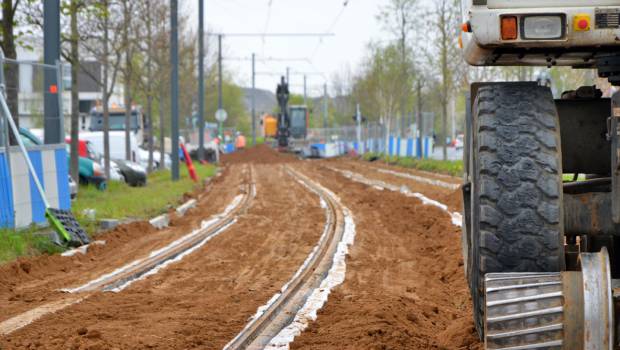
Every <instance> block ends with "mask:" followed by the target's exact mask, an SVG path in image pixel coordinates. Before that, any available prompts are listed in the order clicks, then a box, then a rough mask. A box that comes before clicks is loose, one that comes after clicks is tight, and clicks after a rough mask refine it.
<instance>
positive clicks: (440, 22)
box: [433, 0, 462, 160]
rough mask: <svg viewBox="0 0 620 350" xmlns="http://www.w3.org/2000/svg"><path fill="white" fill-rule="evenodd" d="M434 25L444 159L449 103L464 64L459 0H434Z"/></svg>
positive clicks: (446, 157) (440, 140)
mask: <svg viewBox="0 0 620 350" xmlns="http://www.w3.org/2000/svg"><path fill="white" fill-rule="evenodd" d="M434 1H435V2H434V9H433V15H434V21H433V25H434V27H435V29H436V30H437V37H436V38H435V40H434V46H435V50H436V54H437V56H438V58H439V59H438V61H436V62H435V63H436V66H437V71H438V72H439V74H440V76H441V83H440V94H439V95H440V96H439V99H440V102H441V133H440V137H439V142H441V145H442V147H443V159H444V160H447V159H448V150H447V145H446V137H447V135H448V104H449V103H450V99H451V98H453V92H454V87H455V79H458V74H457V71H458V68H459V67H458V66H459V65H462V58H461V55H460V54H459V52H458V45H457V40H458V28H459V25H458V20H459V15H458V9H459V4H458V1H457V0H434Z"/></svg>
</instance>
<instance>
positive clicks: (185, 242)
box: [0, 166, 256, 335]
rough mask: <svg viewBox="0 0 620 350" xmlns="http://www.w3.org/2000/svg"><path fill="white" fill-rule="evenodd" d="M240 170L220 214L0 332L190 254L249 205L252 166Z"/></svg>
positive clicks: (117, 287) (3, 324) (69, 290)
mask: <svg viewBox="0 0 620 350" xmlns="http://www.w3.org/2000/svg"><path fill="white" fill-rule="evenodd" d="M243 172H244V173H245V180H244V182H243V184H242V185H241V187H242V188H241V189H240V194H239V195H238V196H237V197H235V199H233V201H232V202H231V203H230V204H229V205H228V207H227V208H226V209H225V210H224V212H223V213H221V214H219V215H215V216H213V217H211V218H210V219H208V220H206V221H203V222H202V223H201V227H200V228H198V229H195V230H194V231H192V232H190V233H188V234H187V235H185V236H183V237H181V238H179V239H177V240H176V241H173V242H172V243H170V244H168V245H167V246H165V247H163V248H161V249H158V250H155V251H153V252H151V253H150V254H149V255H148V256H147V257H145V258H141V259H137V260H134V261H133V262H130V263H128V264H126V265H124V266H122V267H120V268H118V269H116V270H114V271H113V272H110V273H107V274H104V275H102V276H100V277H98V278H96V279H94V280H91V281H89V282H87V283H85V284H82V285H80V286H77V287H73V288H64V289H62V291H63V292H66V293H67V295H66V297H65V298H63V299H61V300H59V301H55V302H53V303H48V304H44V305H42V306H40V307H37V308H35V309H32V310H28V311H26V312H24V313H21V314H19V315H16V316H14V317H12V318H10V319H8V320H5V321H3V322H1V323H0V335H8V334H10V333H12V332H14V331H16V330H18V329H20V328H22V327H24V326H27V325H28V324H30V323H32V322H34V321H36V320H37V319H39V318H41V317H43V316H44V315H46V314H49V313H53V312H57V311H60V310H62V309H63V308H65V307H68V306H70V305H73V304H76V303H79V302H81V301H83V300H84V299H86V298H88V297H89V296H90V295H92V294H93V293H96V292H118V291H121V290H122V289H124V288H126V287H127V286H129V285H130V284H131V283H133V282H135V281H137V280H140V279H142V278H144V277H146V276H148V275H151V274H154V273H157V272H158V271H159V270H160V269H161V268H163V267H165V266H167V265H168V264H170V263H172V262H175V261H178V260H180V259H182V258H183V257H184V256H185V255H188V254H190V253H192V252H193V251H194V250H196V249H198V248H199V247H201V246H202V245H204V244H205V243H207V242H208V241H209V240H211V239H212V238H214V237H216V236H217V235H219V234H220V233H222V232H223V231H225V230H226V229H227V228H228V227H230V226H231V225H233V224H234V223H235V222H236V220H237V218H238V217H239V216H240V215H242V214H243V213H244V212H245V211H246V210H247V209H248V208H249V207H250V206H251V204H252V200H253V198H254V197H255V195H256V188H255V180H254V169H253V167H252V166H247V167H245V168H244V170H243Z"/></svg>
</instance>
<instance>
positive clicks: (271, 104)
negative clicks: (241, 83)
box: [241, 88, 278, 115]
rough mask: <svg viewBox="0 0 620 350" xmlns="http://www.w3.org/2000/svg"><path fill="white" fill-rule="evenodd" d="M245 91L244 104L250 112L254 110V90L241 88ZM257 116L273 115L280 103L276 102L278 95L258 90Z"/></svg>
mask: <svg viewBox="0 0 620 350" xmlns="http://www.w3.org/2000/svg"><path fill="white" fill-rule="evenodd" d="M241 90H242V91H243V102H244V104H245V108H246V109H247V110H248V111H251V110H252V89H251V88H241ZM255 101H256V114H257V115H261V114H262V113H271V112H273V111H274V110H275V109H276V108H277V107H278V101H277V100H276V95H275V94H274V93H273V92H271V91H269V90H263V89H256V100H255Z"/></svg>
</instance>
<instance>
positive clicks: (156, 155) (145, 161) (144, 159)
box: [139, 148, 172, 169]
mask: <svg viewBox="0 0 620 350" xmlns="http://www.w3.org/2000/svg"><path fill="white" fill-rule="evenodd" d="M139 152H140V160H141V161H140V165H142V166H143V167H144V168H148V166H149V151H148V150H146V149H144V148H139ZM160 157H161V153H160V152H159V151H157V150H155V151H153V168H154V169H170V167H171V166H172V160H171V159H170V155H169V154H168V153H165V154H164V167H162V166H161V164H159V162H160V159H161V158H160Z"/></svg>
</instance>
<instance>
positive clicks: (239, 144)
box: [235, 132, 245, 149]
mask: <svg viewBox="0 0 620 350" xmlns="http://www.w3.org/2000/svg"><path fill="white" fill-rule="evenodd" d="M235 148H237V149H244V148H245V136H243V135H242V134H241V133H240V132H237V139H236V140H235Z"/></svg>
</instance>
